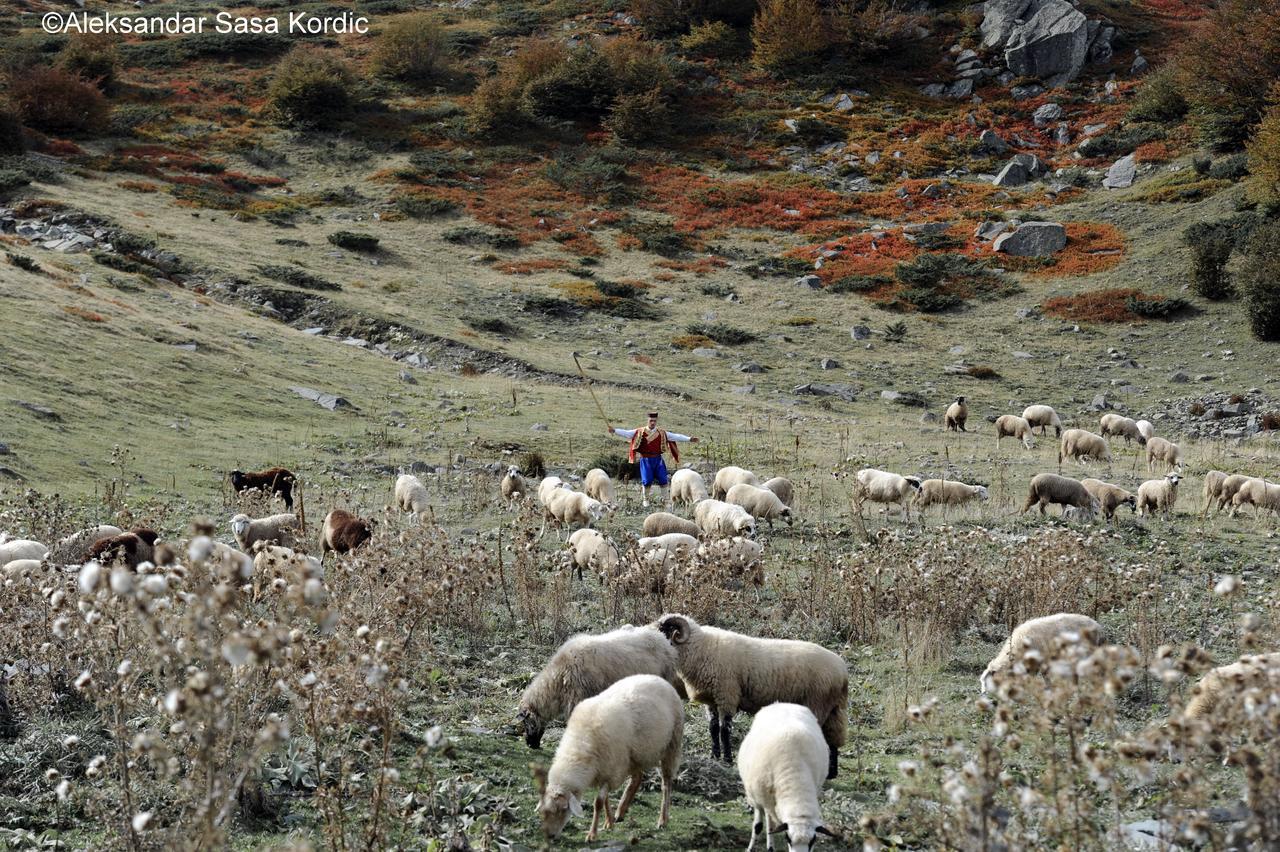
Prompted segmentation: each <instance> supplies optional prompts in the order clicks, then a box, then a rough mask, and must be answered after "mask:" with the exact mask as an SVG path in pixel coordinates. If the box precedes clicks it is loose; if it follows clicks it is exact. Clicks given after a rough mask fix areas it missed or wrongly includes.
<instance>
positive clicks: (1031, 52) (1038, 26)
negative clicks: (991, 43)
mask: <svg viewBox="0 0 1280 852" xmlns="http://www.w3.org/2000/svg"><path fill="white" fill-rule="evenodd" d="M1035 2H1038V0H1033V3H1035ZM1088 53H1089V22H1088V20H1087V19H1086V18H1085V16H1084V13H1083V12H1081V11H1080V10H1079V9H1077V8H1076V7H1074V6H1072V5H1071V4H1070V3H1067V2H1065V0H1043V2H1040V5H1039V8H1037V9H1036V10H1035V12H1034V14H1032V15H1031V17H1029V18H1028V19H1027V21H1026V23H1024V24H1023V25H1022V26H1020V27H1017V28H1016V29H1015V30H1014V33H1013V35H1012V36H1011V37H1010V38H1009V41H1007V42H1006V43H1005V50H1004V60H1005V63H1006V64H1008V66H1009V70H1010V71H1012V72H1013V73H1015V74H1020V75H1024V76H1028V75H1029V76H1034V77H1040V78H1041V79H1043V80H1045V81H1046V82H1047V83H1048V84H1049V86H1050V87H1054V86H1061V85H1063V84H1064V83H1067V82H1069V81H1071V80H1074V79H1075V78H1076V76H1077V75H1078V74H1079V73H1080V69H1082V68H1083V67H1084V61H1085V59H1086V58H1087V56H1088Z"/></svg>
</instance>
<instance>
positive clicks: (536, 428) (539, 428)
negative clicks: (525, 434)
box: [529, 423, 547, 432]
mask: <svg viewBox="0 0 1280 852" xmlns="http://www.w3.org/2000/svg"><path fill="white" fill-rule="evenodd" d="M529 431H530V432H546V431H547V424H545V423H535V424H533V425H532V426H530V427H529Z"/></svg>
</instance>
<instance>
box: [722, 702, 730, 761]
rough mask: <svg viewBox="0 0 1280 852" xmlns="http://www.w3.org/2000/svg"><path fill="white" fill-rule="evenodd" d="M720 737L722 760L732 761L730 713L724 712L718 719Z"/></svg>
mask: <svg viewBox="0 0 1280 852" xmlns="http://www.w3.org/2000/svg"><path fill="white" fill-rule="evenodd" d="M720 738H721V746H720V747H721V751H722V752H723V753H724V762H725V763H733V716H732V715H730V714H727V713H726V714H725V716H724V718H723V719H721V720H720Z"/></svg>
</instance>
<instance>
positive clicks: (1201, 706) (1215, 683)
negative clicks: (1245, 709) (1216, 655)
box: [1182, 653, 1280, 719]
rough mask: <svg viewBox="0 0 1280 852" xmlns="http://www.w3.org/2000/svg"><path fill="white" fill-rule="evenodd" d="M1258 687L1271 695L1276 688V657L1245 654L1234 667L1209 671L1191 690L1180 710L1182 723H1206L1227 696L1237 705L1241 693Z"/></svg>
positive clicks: (1279, 669)
mask: <svg viewBox="0 0 1280 852" xmlns="http://www.w3.org/2000/svg"><path fill="white" fill-rule="evenodd" d="M1257 687H1262V688H1264V689H1266V690H1267V691H1268V692H1271V693H1274V692H1275V690H1276V689H1277V688H1280V653H1270V654H1247V655H1245V656H1243V657H1241V658H1240V659H1238V660H1236V661H1235V662H1234V663H1231V664H1230V665H1226V666H1218V668H1216V669H1213V670H1211V671H1209V672H1208V673H1207V674H1206V675H1205V676H1204V677H1202V678H1201V679H1200V682H1199V683H1197V684H1196V685H1195V686H1194V687H1193V688H1192V697H1191V700H1190V701H1188V702H1187V706H1186V707H1184V708H1183V710H1182V715H1183V718H1185V719H1206V718H1208V717H1209V716H1210V715H1212V714H1213V713H1214V711H1215V710H1216V709H1217V707H1218V703H1219V702H1220V701H1221V700H1222V699H1223V698H1225V697H1227V696H1228V695H1229V694H1232V697H1233V698H1235V699H1236V700H1237V701H1238V700H1239V699H1240V698H1241V697H1242V696H1241V695H1240V694H1241V693H1243V692H1244V691H1245V690H1248V689H1252V688H1257Z"/></svg>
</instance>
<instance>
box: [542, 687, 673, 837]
mask: <svg viewBox="0 0 1280 852" xmlns="http://www.w3.org/2000/svg"><path fill="white" fill-rule="evenodd" d="M683 744H684V705H683V704H682V703H681V702H680V696H679V695H677V694H676V691H675V689H674V688H673V687H672V686H671V684H669V683H667V682H666V681H665V680H663V679H662V678H660V677H654V676H653V675H649V674H639V675H632V676H630V677H626V678H623V679H622V680H620V681H618V682H617V683H615V684H613V685H612V686H610V687H609V688H608V689H606V690H605V691H604V692H602V693H600V694H599V695H597V696H595V697H593V698H588V699H586V700H584V701H583V702H582V703H581V704H579V705H578V706H577V707H576V708H574V710H573V713H572V714H571V715H570V716H569V723H568V724H567V725H566V726H565V731H564V737H563V738H562V739H561V740H560V745H559V746H558V747H557V748H556V756H555V759H554V760H552V762H551V768H550V770H548V771H547V776H546V782H545V783H544V784H541V785H540V786H541V787H542V789H541V790H540V791H539V792H540V794H541V795H540V796H539V801H538V814H539V816H540V817H541V818H542V831H543V833H544V834H545V835H546V836H547V837H549V838H550V837H556V836H558V835H559V834H560V832H561V831H563V830H564V826H565V823H566V822H568V821H569V815H570V814H573V815H574V816H581V815H582V801H581V799H582V794H583V793H585V792H586V791H587V790H589V789H591V788H597V792H596V798H595V804H594V806H593V807H592V809H591V829H590V830H589V831H588V832H587V841H588V842H590V841H594V840H595V839H596V836H597V832H598V830H599V826H600V814H601V813H602V812H603V814H604V822H605V828H613V825H614V823H615V822H621V821H622V818H623V817H625V816H626V814H627V808H629V807H630V806H631V801H632V799H634V798H635V796H636V793H637V792H639V790H640V782H641V781H642V780H644V774H645V772H647V771H649V770H650V769H652V768H654V767H655V766H656V767H659V769H660V771H661V774H662V806H661V808H660V809H659V811H658V828H663V827H664V826H666V824H667V816H668V813H669V812H670V809H671V788H672V785H673V784H674V783H675V778H676V770H677V769H679V768H680V749H681V746H682V745H683ZM624 781H628V783H627V789H626V790H625V791H624V792H623V794H622V801H620V802H619V803H618V812H617V814H616V815H611V814H610V813H609V791H610V790H612V789H614V788H615V787H618V786H619V785H621V784H622V783H623V782H624Z"/></svg>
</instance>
